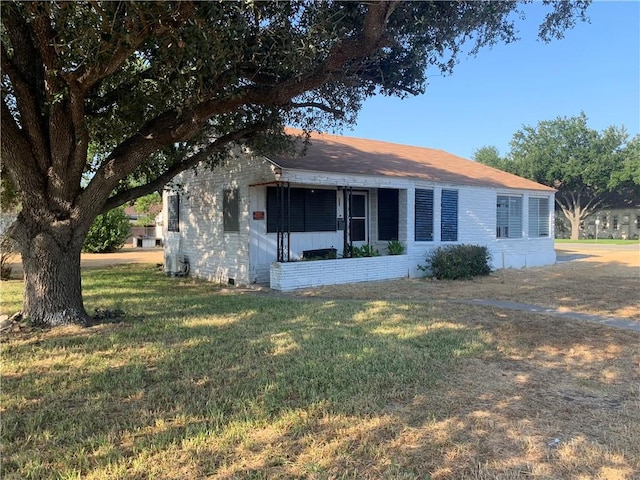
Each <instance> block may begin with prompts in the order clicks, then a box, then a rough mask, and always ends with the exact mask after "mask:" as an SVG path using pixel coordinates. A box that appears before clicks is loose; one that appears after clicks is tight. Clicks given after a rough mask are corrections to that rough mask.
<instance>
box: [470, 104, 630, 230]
mask: <svg viewBox="0 0 640 480" xmlns="http://www.w3.org/2000/svg"><path fill="white" fill-rule="evenodd" d="M474 158H475V160H476V161H478V162H481V163H484V164H486V165H490V166H492V167H496V168H500V169H502V170H506V171H508V172H511V173H515V174H516V175H520V176H522V177H526V178H530V179H531V180H535V181H536V182H539V183H542V184H544V185H548V186H550V187H553V188H555V189H557V193H556V204H557V205H558V207H559V208H560V210H561V211H562V213H563V214H564V216H565V217H566V218H567V220H568V221H569V223H570V225H571V238H572V239H578V238H579V236H580V224H581V223H582V221H583V220H584V219H585V218H587V217H588V216H589V215H592V214H593V213H594V212H596V211H597V210H599V209H601V208H605V207H608V206H610V204H611V201H613V200H619V199H620V198H631V197H633V196H636V197H637V195H638V190H639V188H640V136H636V137H635V138H633V139H629V136H628V135H627V133H626V131H625V129H624V128H623V127H615V126H610V127H608V128H606V129H604V130H603V131H601V132H599V131H597V130H594V129H592V128H590V127H589V126H588V124H587V117H586V115H585V114H584V113H581V114H580V115H578V116H575V117H558V118H556V119H553V120H544V121H541V122H538V124H537V125H535V126H529V125H527V126H524V127H523V128H522V129H520V130H518V131H517V132H516V133H515V134H514V135H513V139H512V140H511V151H510V152H509V153H508V154H507V155H506V156H505V157H500V155H499V154H498V151H497V149H496V148H495V147H482V148H480V149H478V150H476V152H475V154H474Z"/></svg>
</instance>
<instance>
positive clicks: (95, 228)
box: [83, 207, 131, 253]
mask: <svg viewBox="0 0 640 480" xmlns="http://www.w3.org/2000/svg"><path fill="white" fill-rule="evenodd" d="M130 234H131V223H130V222H129V218H128V217H127V214H126V213H125V212H124V207H117V208H114V209H113V210H109V211H108V212H107V213H103V214H102V215H98V216H97V217H96V218H95V220H94V221H93V224H92V225H91V228H90V229H89V233H88V234H87V238H86V239H85V242H84V247H83V250H84V251H85V252H89V253H109V252H115V251H116V250H119V249H121V248H122V246H123V245H124V242H125V241H126V240H127V237H128V236H129V235H130Z"/></svg>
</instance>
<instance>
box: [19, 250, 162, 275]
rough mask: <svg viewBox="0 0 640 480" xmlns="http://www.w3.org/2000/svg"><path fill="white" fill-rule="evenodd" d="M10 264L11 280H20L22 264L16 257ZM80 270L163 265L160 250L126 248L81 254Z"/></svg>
mask: <svg viewBox="0 0 640 480" xmlns="http://www.w3.org/2000/svg"><path fill="white" fill-rule="evenodd" d="M13 260H14V261H13V262H11V278H15V279H18V278H22V275H23V272H22V263H21V262H20V260H19V258H18V257H14V258H13ZM81 262H82V268H102V267H108V266H111V265H120V264H123V263H164V253H163V250H162V248H132V247H127V248H123V249H121V250H118V251H117V252H114V253H83V254H82V256H81Z"/></svg>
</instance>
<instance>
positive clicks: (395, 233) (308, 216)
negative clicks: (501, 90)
mask: <svg viewBox="0 0 640 480" xmlns="http://www.w3.org/2000/svg"><path fill="white" fill-rule="evenodd" d="M176 183H178V184H181V185H182V189H181V190H180V191H179V192H177V191H166V192H165V193H164V205H165V207H164V213H163V216H164V218H165V219H166V221H165V222H164V245H165V256H166V261H167V266H168V267H167V268H168V269H169V270H171V269H172V268H174V267H173V266H175V262H176V258H180V259H184V260H185V261H187V262H188V263H189V264H190V271H191V274H192V275H195V276H197V277H201V278H206V279H209V280H213V281H217V282H223V283H232V284H249V283H261V284H270V285H271V287H272V288H275V289H280V290H290V289H294V288H301V287H307V286H317V285H323V284H338V283H349V282H356V281H365V280H380V279H387V278H399V277H407V276H410V277H416V276H421V275H422V274H423V272H421V271H420V270H419V269H418V265H423V264H424V263H425V255H426V253H427V252H428V251H429V250H432V249H434V248H436V247H439V246H442V245H451V244H463V243H464V244H476V245H485V246H487V247H488V248H489V251H490V252H491V254H492V263H493V267H494V268H508V267H516V268H519V267H530V266H539V265H545V264H551V263H554V262H555V251H554V245H553V238H554V232H553V229H554V221H553V215H554V210H553V206H554V192H555V191H554V190H553V189H551V188H549V187H546V186H544V185H540V184H538V183H535V182H532V181H530V180H526V179H524V178H521V177H517V176H515V175H511V174H509V173H506V172H503V171H500V170H496V169H493V168H491V167H488V166H486V165H482V164H480V163H476V162H473V161H470V160H465V159H463V158H460V157H456V156H454V155H451V154H449V153H447V152H444V151H442V150H433V149H428V148H419V147H410V146H405V145H396V144H391V143H386V142H380V141H374V140H363V139H357V138H349V137H339V136H333V135H324V134H323V135H320V134H315V135H312V137H311V145H310V146H309V147H308V149H307V151H306V155H305V156H303V157H300V158H289V157H283V156H272V157H270V158H266V157H262V156H256V155H252V154H251V153H250V152H244V153H242V154H238V155H236V156H235V158H233V159H232V160H230V161H229V162H228V163H227V164H226V165H221V166H219V167H217V168H216V169H215V170H213V171H212V170H206V169H204V168H201V169H199V171H198V172H197V175H196V174H194V173H193V172H185V173H183V174H181V175H180V176H179V178H178V179H177V182H176ZM390 240H399V241H400V242H401V243H402V244H403V245H404V246H405V247H406V248H405V253H404V254H403V255H385V253H386V246H387V244H388V242H389V241H390ZM361 245H370V246H372V247H373V248H375V249H377V250H378V251H379V252H380V254H381V256H378V257H371V258H348V259H345V258H342V257H344V256H346V257H348V256H349V251H350V249H351V248H352V247H354V246H361ZM321 255H325V256H329V257H337V258H336V259H334V260H321V261H299V260H304V259H307V258H313V257H317V256H321ZM177 256H180V257H177Z"/></svg>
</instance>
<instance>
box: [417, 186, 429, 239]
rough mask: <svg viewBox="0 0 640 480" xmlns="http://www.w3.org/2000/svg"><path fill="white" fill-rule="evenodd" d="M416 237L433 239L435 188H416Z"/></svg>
mask: <svg viewBox="0 0 640 480" xmlns="http://www.w3.org/2000/svg"><path fill="white" fill-rule="evenodd" d="M415 239H416V242H431V241H433V190H425V189H421V188H417V189H416V215H415Z"/></svg>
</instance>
